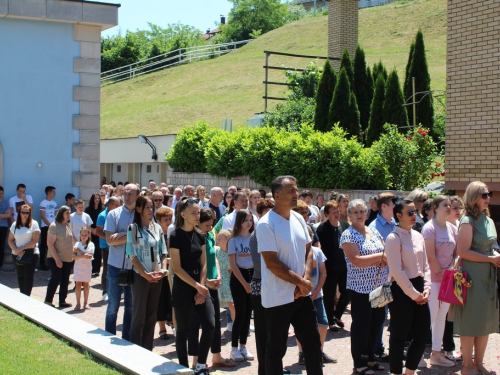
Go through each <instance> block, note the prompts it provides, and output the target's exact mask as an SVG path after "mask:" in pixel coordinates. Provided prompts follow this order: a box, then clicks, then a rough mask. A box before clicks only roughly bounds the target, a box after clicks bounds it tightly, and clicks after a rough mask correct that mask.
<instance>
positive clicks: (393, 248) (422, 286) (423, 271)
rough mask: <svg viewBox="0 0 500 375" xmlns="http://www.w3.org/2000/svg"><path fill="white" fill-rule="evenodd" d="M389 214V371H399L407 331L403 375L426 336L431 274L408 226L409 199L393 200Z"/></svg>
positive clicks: (412, 218)
mask: <svg viewBox="0 0 500 375" xmlns="http://www.w3.org/2000/svg"><path fill="white" fill-rule="evenodd" d="M393 213H394V220H395V221H396V223H397V225H396V227H394V230H393V231H392V233H391V234H389V235H388V236H387V239H386V241H385V250H386V254H387V263H388V265H389V280H390V281H392V286H391V291H392V295H393V298H394V300H393V301H392V302H391V303H390V304H389V311H390V313H391V336H390V339H389V346H390V351H389V366H390V372H391V374H402V373H403V352H404V346H405V341H406V339H407V338H408V334H409V333H410V332H411V333H412V334H413V340H412V342H411V344H410V346H409V347H408V352H407V354H406V365H405V367H406V370H405V374H406V375H412V374H414V373H415V370H416V369H417V366H418V365H419V362H420V360H421V358H422V355H423V354H424V350H425V344H426V343H427V339H428V338H429V330H430V327H431V315H430V311H429V305H428V303H427V302H428V300H429V294H430V288H431V277H430V270H429V265H428V263H427V256H426V252H425V242H424V238H423V237H422V235H421V234H420V233H418V232H417V231H415V230H413V229H412V227H413V226H414V225H415V222H416V218H417V210H416V208H415V204H414V203H413V201H412V200H410V199H395V202H394V209H393Z"/></svg>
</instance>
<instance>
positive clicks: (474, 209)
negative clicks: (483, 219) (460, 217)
mask: <svg viewBox="0 0 500 375" xmlns="http://www.w3.org/2000/svg"><path fill="white" fill-rule="evenodd" d="M484 188H488V186H486V184H485V183H484V182H481V181H473V182H471V183H470V184H469V185H467V189H466V190H465V194H464V211H463V214H464V215H467V216H471V217H472V218H474V219H477V218H479V215H481V211H480V210H479V207H478V206H477V201H478V200H479V198H481V195H482V194H483V193H482V190H483V189H484ZM482 212H483V214H485V215H486V216H490V211H489V210H488V209H487V208H486V209H485V210H483V211H482Z"/></svg>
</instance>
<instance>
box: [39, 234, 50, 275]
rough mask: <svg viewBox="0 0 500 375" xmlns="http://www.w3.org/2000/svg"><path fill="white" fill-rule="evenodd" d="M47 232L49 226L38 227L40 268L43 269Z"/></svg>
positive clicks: (45, 260)
mask: <svg viewBox="0 0 500 375" xmlns="http://www.w3.org/2000/svg"><path fill="white" fill-rule="evenodd" d="M48 232H49V227H41V228H40V268H41V269H43V268H45V267H47V250H48V247H47V233H48Z"/></svg>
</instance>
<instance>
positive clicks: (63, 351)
mask: <svg viewBox="0 0 500 375" xmlns="http://www.w3.org/2000/svg"><path fill="white" fill-rule="evenodd" d="M0 327H1V330H0V374H2V375H18V374H30V375H31V374H51V375H52V374H54V375H56V374H61V375H67V374H71V375H76V374H78V375H80V374H82V375H83V374H88V375H94V374H110V375H111V374H121V372H118V371H116V370H114V369H112V368H110V367H107V366H106V365H104V364H100V363H97V362H95V361H94V360H93V359H92V356H91V355H90V354H88V353H85V354H82V353H81V352H80V351H79V350H78V349H77V348H74V347H71V346H70V345H69V344H68V343H67V342H65V341H63V340H62V339H60V338H58V337H56V336H54V335H53V334H52V333H50V332H48V331H46V330H45V329H44V328H42V327H39V326H37V325H35V324H33V323H31V322H29V321H28V320H26V319H24V318H23V317H21V316H19V315H17V314H16V313H13V312H12V311H9V310H7V309H5V308H4V307H1V306H0Z"/></svg>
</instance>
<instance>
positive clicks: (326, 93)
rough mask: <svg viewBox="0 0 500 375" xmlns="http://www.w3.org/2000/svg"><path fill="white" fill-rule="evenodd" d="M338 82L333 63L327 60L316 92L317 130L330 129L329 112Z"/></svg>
mask: <svg viewBox="0 0 500 375" xmlns="http://www.w3.org/2000/svg"><path fill="white" fill-rule="evenodd" d="M336 83H337V76H336V75H335V71H334V70H333V67H332V64H330V60H326V62H325V65H324V67H323V74H322V75H321V78H320V80H319V84H318V90H317V92H316V110H315V112H314V129H316V130H319V131H322V132H326V131H327V129H328V113H329V112H330V103H331V102H332V97H333V91H334V90H335V84H336Z"/></svg>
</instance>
